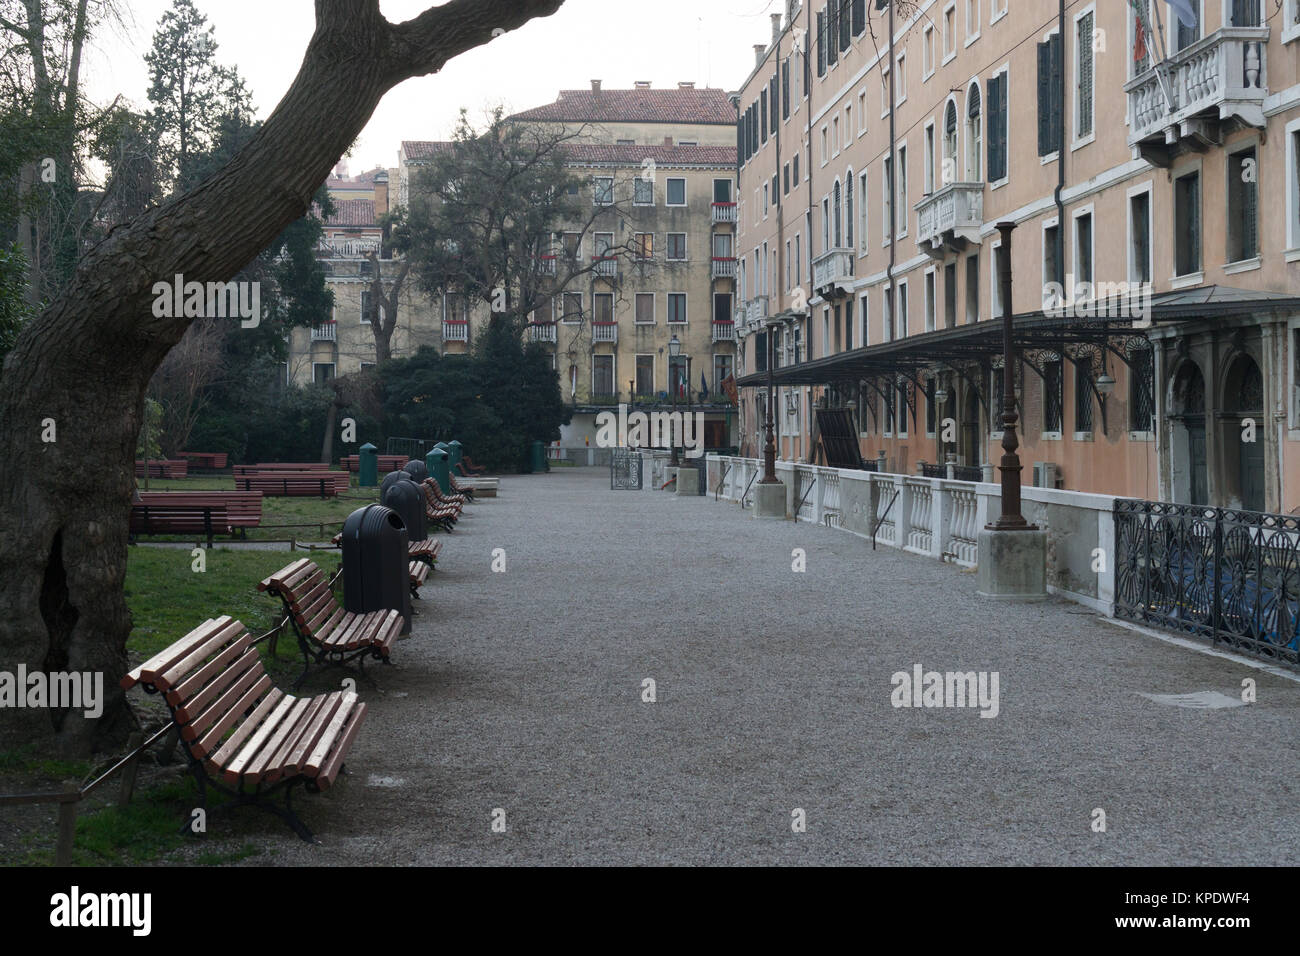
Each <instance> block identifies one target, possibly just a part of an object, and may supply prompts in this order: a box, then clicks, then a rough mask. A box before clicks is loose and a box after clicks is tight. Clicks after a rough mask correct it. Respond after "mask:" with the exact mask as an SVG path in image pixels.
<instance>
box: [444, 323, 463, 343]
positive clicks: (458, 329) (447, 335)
mask: <svg viewBox="0 0 1300 956" xmlns="http://www.w3.org/2000/svg"><path fill="white" fill-rule="evenodd" d="M442 340H443V341H444V342H468V341H469V321H468V320H467V319H443V321H442Z"/></svg>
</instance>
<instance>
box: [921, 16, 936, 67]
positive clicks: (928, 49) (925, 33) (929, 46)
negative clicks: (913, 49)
mask: <svg viewBox="0 0 1300 956" xmlns="http://www.w3.org/2000/svg"><path fill="white" fill-rule="evenodd" d="M932 73H934V26H933V25H932V24H929V23H927V24H926V25H925V29H923V30H922V31H921V79H922V80H928V79H929V78H930V75H931V74H932Z"/></svg>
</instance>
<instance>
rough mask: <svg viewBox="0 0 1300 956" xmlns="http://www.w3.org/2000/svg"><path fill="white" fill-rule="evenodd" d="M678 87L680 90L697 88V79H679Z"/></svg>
mask: <svg viewBox="0 0 1300 956" xmlns="http://www.w3.org/2000/svg"><path fill="white" fill-rule="evenodd" d="M677 88H678V89H679V90H693V89H695V81H694V80H679V81H678V83H677Z"/></svg>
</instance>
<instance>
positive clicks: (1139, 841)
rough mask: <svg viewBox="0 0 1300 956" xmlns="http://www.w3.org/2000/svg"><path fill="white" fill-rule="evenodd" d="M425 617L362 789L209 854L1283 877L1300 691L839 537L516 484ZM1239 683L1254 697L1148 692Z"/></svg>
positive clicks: (247, 831) (571, 475)
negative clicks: (923, 673) (912, 678)
mask: <svg viewBox="0 0 1300 956" xmlns="http://www.w3.org/2000/svg"><path fill="white" fill-rule="evenodd" d="M495 548H504V549H505V552H506V561H507V569H506V571H505V573H493V572H492V571H491V563H492V557H493V555H492V552H493V549H495ZM794 548H803V549H805V550H806V553H807V562H808V570H807V572H806V573H803V574H797V573H794V572H792V571H791V560H792V559H791V551H792V549H794ZM417 606H418V607H419V609H420V611H421V615H420V616H419V617H418V618H417V619H416V626H415V629H414V634H413V637H412V638H411V639H410V640H405V641H402V642H401V643H399V644H398V645H397V646H396V648H395V650H394V655H393V660H394V666H392V667H385V668H381V669H374V668H372V669H371V671H370V673H371V674H373V675H374V679H375V682H374V683H370V682H367V681H365V680H362V681H360V682H359V686H358V690H359V692H360V693H361V694H362V696H363V697H364V698H365V699H366V700H368V701H370V702H371V704H370V711H369V715H368V717H367V720H366V724H365V726H364V727H363V728H362V730H361V734H360V736H359V738H358V740H357V742H356V744H355V746H354V747H353V750H352V753H351V755H350V758H349V761H348V765H349V769H350V775H349V776H348V777H346V778H344V779H343V780H342V781H341V782H340V784H339V785H338V786H337V787H335V788H334V789H333V790H331V791H329V792H328V793H326V794H323V795H320V796H313V795H307V796H304V797H300V798H298V800H296V801H295V802H296V805H297V806H298V808H299V809H300V810H301V812H302V814H303V817H304V819H305V820H306V821H307V822H308V824H309V825H310V826H312V827H313V829H314V830H315V831H316V833H317V835H318V836H319V838H320V839H321V841H322V844H323V845H321V846H310V845H308V844H304V843H301V842H300V841H298V840H297V839H296V838H295V837H294V836H293V835H292V834H291V833H289V831H288V830H287V829H284V828H282V827H280V826H279V825H278V823H276V822H275V821H274V820H273V819H272V818H270V817H267V816H265V815H261V814H256V813H254V812H252V811H246V812H245V813H244V814H241V815H240V817H239V818H237V819H234V820H232V819H230V818H222V819H221V820H220V822H216V823H214V825H213V827H212V831H213V832H211V833H210V835H209V837H208V839H209V842H211V843H216V844H229V845H230V846H237V845H241V844H245V843H248V842H250V840H251V842H255V843H256V844H257V845H258V846H259V847H260V848H262V849H261V851H260V852H259V853H258V854H257V855H256V856H254V857H252V858H250V859H248V860H246V861H245V863H246V864H249V865H265V864H302V865H329V864H345V863H346V864H357V863H360V864H381V865H393V864H515V863H525V864H610V863H633V864H636V863H643V864H699V863H714V864H748V863H760V864H770V863H779V864H791V863H795V864H797V863H868V864H1067V865H1074V864H1081V865H1111V864H1145V865H1164V864H1288V863H1294V862H1296V857H1297V852H1296V847H1297V844H1298V843H1300V802H1298V801H1297V800H1296V792H1295V789H1294V788H1295V787H1296V780H1297V774H1296V771H1297V764H1298V761H1297V743H1296V740H1297V735H1296V733H1295V727H1296V725H1297V718H1300V685H1298V684H1297V683H1295V682H1293V681H1291V680H1288V679H1286V678H1282V677H1278V676H1274V675H1270V674H1268V673H1265V672H1261V671H1259V670H1257V669H1254V668H1251V667H1249V666H1247V665H1246V664H1244V663H1241V662H1238V661H1234V660H1225V659H1222V658H1216V657H1212V656H1208V655H1205V654H1200V653H1197V652H1195V651H1192V650H1188V649H1185V648H1180V647H1176V646H1171V645H1169V644H1166V643H1164V642H1162V641H1159V640H1157V639H1155V638H1153V637H1150V636H1146V635H1143V634H1140V633H1135V632H1133V631H1129V630H1125V629H1121V628H1118V627H1116V626H1114V625H1113V624H1109V623H1107V622H1105V621H1103V620H1100V619H1099V618H1098V617H1097V615H1095V614H1094V613H1093V612H1091V611H1088V610H1086V609H1084V608H1080V607H1078V606H1076V605H1072V604H1068V603H1065V602H1061V601H1051V602H1047V603H1044V604H1039V605H1015V606H1007V605H997V604H990V603H988V602H984V601H981V600H980V599H979V598H978V597H977V596H976V594H975V576H974V575H973V574H970V573H965V572H962V571H960V570H959V569H957V568H955V567H952V566H950V565H945V564H941V563H939V562H936V561H932V560H929V559H926V558H921V557H916V556H912V555H907V554H901V553H899V552H896V551H893V550H890V549H881V550H879V551H875V552H873V551H872V550H871V546H870V542H868V541H864V540H862V539H859V538H856V537H854V536H852V535H850V534H847V533H845V532H841V531H832V530H829V529H826V528H823V527H821V526H813V525H808V524H798V525H796V524H794V523H792V522H785V523H779V522H777V523H772V522H757V521H754V520H752V519H750V518H749V517H748V512H742V511H741V510H740V509H739V508H738V506H736V505H734V504H727V503H724V502H715V501H714V500H713V499H712V498H711V497H709V498H694V499H684V498H677V497H676V496H674V495H670V494H668V493H658V492H655V493H649V492H612V491H610V490H609V485H608V474H607V472H606V471H604V470H602V469H585V468H584V469H564V470H560V469H557V470H555V471H553V472H552V473H550V474H547V475H537V476H520V477H509V478H504V479H503V480H502V482H501V497H499V498H497V499H489V500H485V501H482V502H480V503H477V504H475V505H472V506H471V507H470V509H469V516H468V517H466V518H465V519H464V520H463V521H461V523H460V525H459V527H458V530H457V531H456V532H455V533H454V534H452V535H449V536H446V537H445V543H444V551H443V557H442V558H441V560H440V570H439V571H437V572H436V574H435V575H434V576H433V578H432V580H431V583H430V584H429V585H426V586H425V588H424V589H423V601H421V602H419V604H418V605H417ZM917 663H919V664H921V665H923V666H924V667H925V669H926V670H938V671H949V670H961V671H965V670H975V671H997V672H998V673H999V677H1000V713H999V715H998V716H997V717H996V718H994V719H985V718H981V717H980V716H979V714H978V711H977V710H974V709H896V708H894V707H893V706H892V705H891V703H890V695H891V692H892V690H893V687H892V684H891V681H890V677H891V675H892V674H893V673H894V672H896V671H906V672H910V671H911V669H912V666H913V665H914V664H917ZM342 676H344V675H343V674H342V673H341V672H339V671H332V672H326V676H324V677H319V678H316V679H314V683H313V681H309V682H308V684H307V688H308V689H311V690H313V691H320V690H324V689H326V688H329V687H336V686H338V684H337V681H338V680H339V679H341V677H342ZM645 678H653V679H654V681H655V682H656V685H657V688H656V689H657V697H658V699H657V702H655V703H644V702H643V701H642V699H641V697H642V681H643V680H644V679H645ZM1244 678H1251V679H1254V680H1255V681H1256V682H1257V684H1258V702H1256V703H1254V704H1251V705H1250V706H1246V707H1232V708H1225V709H1202V710H1190V709H1183V708H1179V707H1172V706H1165V705H1162V704H1159V703H1156V702H1153V701H1151V700H1149V699H1146V698H1143V697H1142V696H1139V695H1140V694H1143V693H1148V694H1183V693H1191V692H1197V691H1219V692H1222V693H1224V694H1228V695H1231V696H1234V697H1240V693H1241V682H1242V680H1243V679H1244ZM494 808H501V809H503V810H504V811H505V822H506V832H504V833H493V832H492V827H491V824H492V812H493V809H494ZM795 808H802V809H803V810H804V811H805V812H806V817H807V830H806V832H803V833H795V832H792V828H791V813H792V810H794V809H795ZM1094 808H1101V809H1103V810H1104V811H1105V813H1106V824H1107V831H1106V832H1105V833H1095V832H1093V831H1092V829H1091V824H1092V820H1093V810H1094Z"/></svg>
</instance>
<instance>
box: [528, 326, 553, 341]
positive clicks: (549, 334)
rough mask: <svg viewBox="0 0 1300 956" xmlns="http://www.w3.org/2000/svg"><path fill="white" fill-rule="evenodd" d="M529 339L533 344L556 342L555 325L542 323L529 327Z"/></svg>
mask: <svg viewBox="0 0 1300 956" xmlns="http://www.w3.org/2000/svg"><path fill="white" fill-rule="evenodd" d="M528 339H529V341H531V342H554V341H555V323H554V322H541V323H538V324H536V325H530V326H528Z"/></svg>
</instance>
